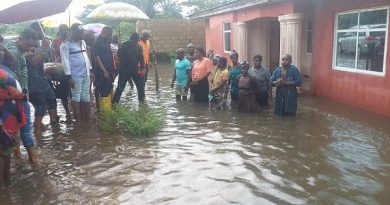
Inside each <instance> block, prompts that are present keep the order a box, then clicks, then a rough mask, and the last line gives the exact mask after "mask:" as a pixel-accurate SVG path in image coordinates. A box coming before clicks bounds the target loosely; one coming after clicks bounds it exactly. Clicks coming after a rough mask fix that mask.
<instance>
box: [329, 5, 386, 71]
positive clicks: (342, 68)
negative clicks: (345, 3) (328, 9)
mask: <svg viewBox="0 0 390 205" xmlns="http://www.w3.org/2000/svg"><path fill="white" fill-rule="evenodd" d="M383 9H386V10H387V16H386V28H385V29H370V30H369V31H385V32H386V36H385V48H384V57H383V70H382V72H377V71H370V70H360V69H358V68H357V61H358V58H359V56H358V55H357V54H356V57H355V63H356V64H355V68H347V67H341V66H337V65H336V63H337V52H338V42H337V41H338V40H337V34H338V32H356V33H357V38H356V42H357V43H356V51H357V50H358V46H359V44H358V41H359V33H360V32H362V30H360V29H359V24H360V13H362V12H367V11H375V10H383ZM389 10H390V9H389V6H381V7H371V8H364V9H354V10H349V11H345V12H338V13H336V14H335V18H334V26H333V50H332V52H333V54H332V56H333V57H332V68H333V70H339V71H346V72H350V73H360V74H366V75H373V76H382V77H384V76H385V75H386V68H387V67H386V63H387V51H388V36H389V15H390V14H389V13H390V12H389ZM352 13H358V14H359V15H358V22H357V26H358V28H357V29H340V30H338V19H339V16H340V15H343V14H352Z"/></svg>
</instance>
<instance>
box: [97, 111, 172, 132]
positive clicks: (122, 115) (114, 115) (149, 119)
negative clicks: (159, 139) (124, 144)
mask: <svg viewBox="0 0 390 205" xmlns="http://www.w3.org/2000/svg"><path fill="white" fill-rule="evenodd" d="M165 113H166V112H165V109H163V108H154V107H148V106H146V105H142V106H140V107H138V108H129V107H125V106H123V105H116V106H115V107H114V109H113V110H110V111H106V112H102V113H101V114H100V116H99V120H98V123H99V126H100V127H101V128H102V129H103V130H104V131H106V132H110V133H119V134H124V135H127V136H150V135H152V134H155V133H157V132H158V131H159V130H160V129H161V128H162V127H163V126H164V124H165V118H164V116H165Z"/></svg>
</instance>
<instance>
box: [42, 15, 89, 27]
mask: <svg viewBox="0 0 390 205" xmlns="http://www.w3.org/2000/svg"><path fill="white" fill-rule="evenodd" d="M41 23H42V25H43V26H44V27H46V28H54V27H58V26H60V25H61V24H66V25H68V26H69V27H70V26H71V25H72V24H74V23H79V24H82V22H81V21H80V20H79V19H77V18H76V17H70V22H69V16H68V13H67V12H64V13H59V14H54V15H52V16H48V17H45V18H43V19H41Z"/></svg>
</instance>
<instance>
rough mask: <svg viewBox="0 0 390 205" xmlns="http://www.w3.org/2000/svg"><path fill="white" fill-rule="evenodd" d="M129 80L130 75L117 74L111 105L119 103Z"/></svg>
mask: <svg viewBox="0 0 390 205" xmlns="http://www.w3.org/2000/svg"><path fill="white" fill-rule="evenodd" d="M129 79H131V78H130V74H128V73H125V72H119V79H118V87H117V88H116V90H115V94H114V97H113V98H112V103H114V104H117V103H119V100H120V99H121V96H122V93H123V90H124V89H125V87H126V83H127V82H128V81H129ZM137 88H138V87H137Z"/></svg>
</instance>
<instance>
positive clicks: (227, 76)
mask: <svg viewBox="0 0 390 205" xmlns="http://www.w3.org/2000/svg"><path fill="white" fill-rule="evenodd" d="M220 72H223V71H220ZM228 80H229V75H228V74H226V75H224V76H223V78H222V81H221V82H220V83H219V85H217V86H216V87H214V88H212V89H211V92H214V91H216V90H218V89H220V88H221V87H223V86H224V85H225V84H226V83H227V82H228Z"/></svg>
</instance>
